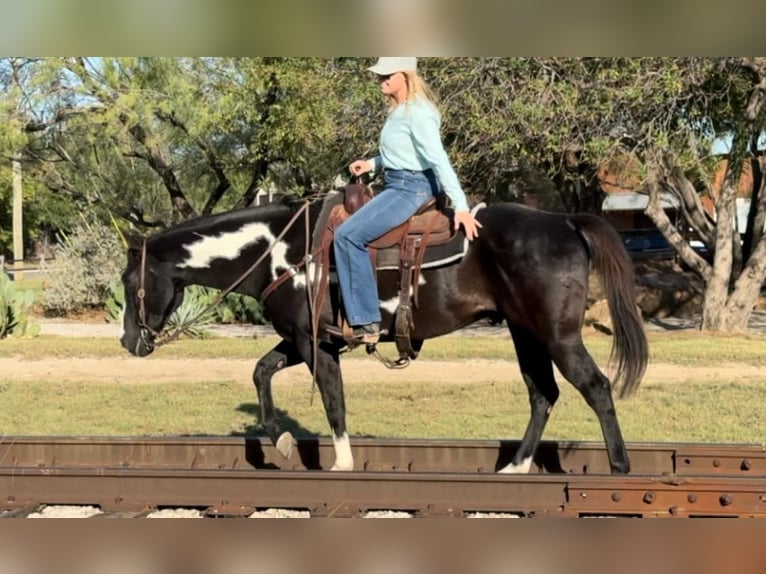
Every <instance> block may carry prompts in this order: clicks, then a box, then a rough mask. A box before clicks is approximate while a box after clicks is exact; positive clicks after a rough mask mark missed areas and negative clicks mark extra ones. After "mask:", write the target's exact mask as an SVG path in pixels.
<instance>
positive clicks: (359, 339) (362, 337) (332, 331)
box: [324, 325, 386, 345]
mask: <svg viewBox="0 0 766 574" xmlns="http://www.w3.org/2000/svg"><path fill="white" fill-rule="evenodd" d="M324 330H325V332H326V333H328V334H329V335H331V336H333V337H337V338H338V339H343V340H344V341H346V342H347V343H348V344H349V345H375V344H376V343H378V342H379V341H380V336H381V335H385V334H386V331H381V330H378V331H377V332H375V333H354V332H353V330H352V331H345V330H344V329H342V328H341V327H338V326H337V325H325V327H324Z"/></svg>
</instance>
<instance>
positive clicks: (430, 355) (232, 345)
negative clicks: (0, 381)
mask: <svg viewBox="0 0 766 574" xmlns="http://www.w3.org/2000/svg"><path fill="white" fill-rule="evenodd" d="M648 338H649V351H650V355H651V361H653V362H658V363H669V364H673V365H679V366H689V365H696V366H700V365H719V364H721V363H730V362H732V363H735V362H740V363H745V364H748V365H764V366H766V335H763V334H743V335H727V334H720V333H703V332H697V331H694V332H689V331H684V332H675V333H673V332H650V333H648ZM278 341H279V339H278V338H276V337H261V338H257V339H231V338H211V339H204V340H200V339H182V340H179V341H174V342H173V343H171V344H169V345H166V346H164V347H162V348H160V349H158V350H157V351H156V352H155V354H156V356H161V357H165V358H177V359H183V358H230V359H256V358H258V357H261V356H263V355H264V354H265V353H267V352H268V351H269V350H270V349H271V348H273V347H274V345H276V344H277V342H278ZM611 344H612V339H611V338H610V337H606V336H604V335H601V334H593V335H587V336H586V337H585V345H586V346H587V347H588V349H589V351H590V352H591V353H592V354H593V357H594V358H595V360H596V361H597V362H598V363H599V364H604V363H606V361H607V360H608V358H609V352H610V347H611ZM381 349H382V350H384V352H387V353H389V354H394V353H395V351H394V348H393V346H391V345H385V346H381ZM125 353H126V351H125V350H124V349H123V348H122V347H120V345H119V343H118V342H117V341H116V340H114V339H110V338H103V337H98V338H97V337H93V338H88V337H78V338H75V337H70V338H67V337H58V336H55V335H43V336H39V337H35V338H15V337H9V338H7V339H3V340H0V357H18V358H22V359H37V358H43V357H94V358H95V357H117V356H124V355H125ZM350 356H353V357H355V358H362V357H365V354H364V351H363V350H362V349H357V350H356V351H354V352H353V353H351V355H350ZM429 359H431V360H434V359H445V360H455V359H508V360H511V361H515V360H516V354H515V352H514V350H513V345H512V344H511V342H510V337H508V338H506V337H462V336H450V337H441V338H438V339H434V340H431V341H426V344H425V345H424V348H423V351H422V353H421V355H420V357H419V358H418V360H419V361H422V360H429ZM370 360H375V359H374V358H372V357H371V358H370Z"/></svg>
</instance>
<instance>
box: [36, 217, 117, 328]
mask: <svg viewBox="0 0 766 574" xmlns="http://www.w3.org/2000/svg"><path fill="white" fill-rule="evenodd" d="M59 239H60V243H59V246H58V249H57V251H56V258H55V259H54V260H52V261H50V262H46V263H45V264H44V265H43V269H44V270H45V273H46V276H47V287H46V289H45V292H44V294H43V302H42V303H43V306H44V307H45V309H46V310H48V311H51V312H54V313H60V314H65V313H68V312H70V311H72V310H75V309H78V308H82V307H91V308H99V307H102V306H103V305H104V302H105V301H106V300H107V297H108V296H109V293H110V291H109V286H110V285H112V284H113V283H114V281H115V279H116V278H119V276H120V273H121V272H122V264H123V261H124V256H123V254H124V249H123V246H122V244H121V241H120V239H119V237H118V236H117V234H116V233H115V231H114V229H113V228H112V227H110V226H109V225H104V224H101V223H98V222H95V221H92V222H89V221H87V220H86V219H85V218H83V219H82V220H81V221H80V222H79V223H78V225H77V226H76V227H75V228H74V230H73V231H72V232H71V233H70V234H68V235H63V234H62V235H61V236H60V238H59Z"/></svg>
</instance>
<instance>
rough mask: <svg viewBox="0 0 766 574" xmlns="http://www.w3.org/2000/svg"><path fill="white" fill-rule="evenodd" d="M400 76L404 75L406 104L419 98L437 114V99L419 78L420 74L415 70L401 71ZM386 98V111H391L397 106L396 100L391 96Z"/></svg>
mask: <svg viewBox="0 0 766 574" xmlns="http://www.w3.org/2000/svg"><path fill="white" fill-rule="evenodd" d="M402 74H404V81H405V82H406V84H407V100H406V103H410V102H411V101H412V100H414V99H415V97H419V98H420V99H422V100H424V101H425V102H426V103H427V104H430V105H431V107H433V108H434V109H435V110H436V111H437V112H439V105H438V103H439V102H438V98H437V97H436V94H434V92H433V90H431V88H430V87H429V86H428V84H427V83H426V81H425V80H424V79H423V78H421V77H420V74H418V73H417V71H415V70H403V71H402ZM386 97H387V98H388V109H389V111H391V110H393V109H394V108H395V107H396V106H397V103H396V98H394V97H393V96H392V95H388V96H386Z"/></svg>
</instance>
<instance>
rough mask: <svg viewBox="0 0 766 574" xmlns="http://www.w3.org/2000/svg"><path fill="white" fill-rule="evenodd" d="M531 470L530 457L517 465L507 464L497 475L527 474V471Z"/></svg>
mask: <svg viewBox="0 0 766 574" xmlns="http://www.w3.org/2000/svg"><path fill="white" fill-rule="evenodd" d="M531 468H532V457H531V456H530V457H527V458H525V459H524V460H522V461H521V462H520V463H519V464H513V463H509V464H507V465H506V466H504V467H503V468H501V469H500V470H498V471H497V473H498V474H529V470H530V469H531Z"/></svg>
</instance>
